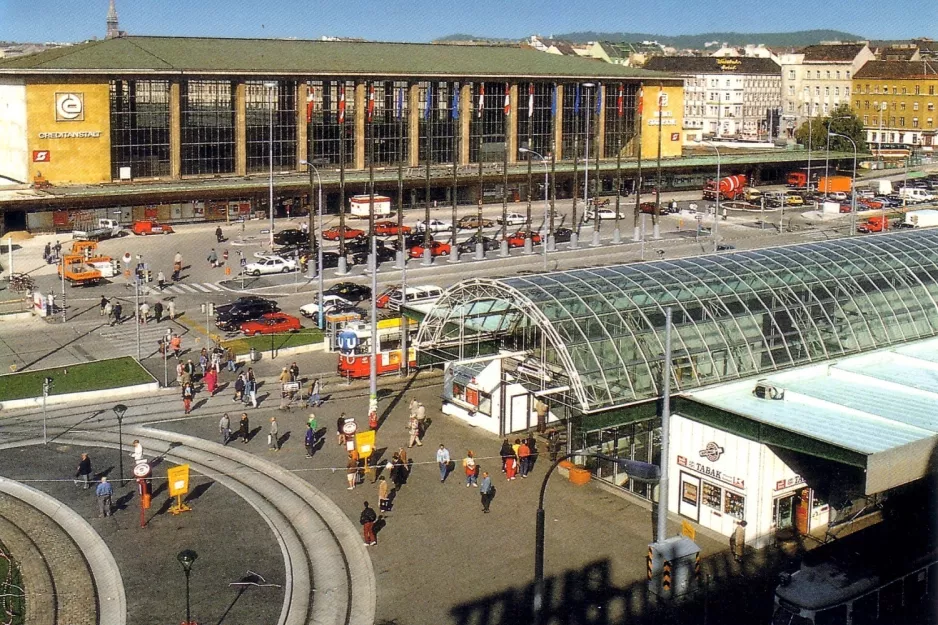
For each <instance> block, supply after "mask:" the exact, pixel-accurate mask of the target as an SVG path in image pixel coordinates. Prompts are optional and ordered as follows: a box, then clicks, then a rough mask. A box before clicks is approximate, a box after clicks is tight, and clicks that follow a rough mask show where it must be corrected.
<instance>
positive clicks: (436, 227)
mask: <svg viewBox="0 0 938 625" xmlns="http://www.w3.org/2000/svg"><path fill="white" fill-rule="evenodd" d="M452 229H453V224H451V223H450V222H448V221H441V220H439V219H431V220H430V221H429V222H427V223H424V222H423V220H420V221H418V222H417V225H416V226H415V227H414V230H416V231H417V232H426V231H427V230H429V231H430V232H446V231H447V230H452Z"/></svg>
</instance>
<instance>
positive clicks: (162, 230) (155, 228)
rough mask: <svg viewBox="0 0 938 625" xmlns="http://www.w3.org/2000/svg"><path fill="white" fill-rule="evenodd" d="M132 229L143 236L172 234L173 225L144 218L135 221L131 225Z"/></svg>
mask: <svg viewBox="0 0 938 625" xmlns="http://www.w3.org/2000/svg"><path fill="white" fill-rule="evenodd" d="M130 231H131V232H133V233H134V234H139V235H141V236H144V235H148V234H172V233H173V227H172V226H168V225H166V224H161V223H159V222H158V221H156V220H154V219H144V220H141V221H135V222H134V223H133V225H132V226H130Z"/></svg>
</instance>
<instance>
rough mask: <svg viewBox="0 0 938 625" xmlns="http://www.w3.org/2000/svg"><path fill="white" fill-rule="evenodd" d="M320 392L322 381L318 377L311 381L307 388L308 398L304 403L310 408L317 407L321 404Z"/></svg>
mask: <svg viewBox="0 0 938 625" xmlns="http://www.w3.org/2000/svg"><path fill="white" fill-rule="evenodd" d="M321 393H322V381H321V380H320V378H316V379H315V380H313V381H312V383H311V384H310V388H309V399H308V400H306V405H307V406H309V407H310V408H315V407H318V406H320V405H321V404H322V398H321V397H320V395H321Z"/></svg>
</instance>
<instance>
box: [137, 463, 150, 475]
mask: <svg viewBox="0 0 938 625" xmlns="http://www.w3.org/2000/svg"><path fill="white" fill-rule="evenodd" d="M134 475H136V476H137V477H146V476H148V475H150V465H149V464H147V463H146V462H141V463H140V464H138V465H136V466H135V467H134Z"/></svg>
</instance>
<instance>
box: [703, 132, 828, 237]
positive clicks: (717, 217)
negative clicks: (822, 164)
mask: <svg viewBox="0 0 938 625" xmlns="http://www.w3.org/2000/svg"><path fill="white" fill-rule="evenodd" d="M698 143H702V144H703V145H706V146H708V147H710V148H713V151H714V152H716V153H717V183H716V192H717V207H716V208H715V209H714V211H713V233H712V234H713V251H714V252H716V251H717V246H718V245H719V243H718V238H717V230H718V224H719V223H720V149H719V148H718V147H717V146H716V145H714V144H713V142H712V141H699V142H698ZM808 175H810V171H809V172H808Z"/></svg>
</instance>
